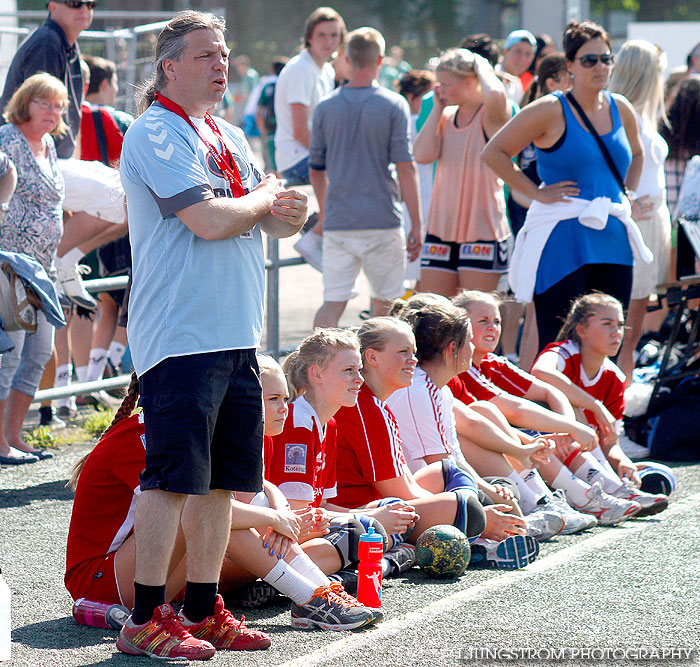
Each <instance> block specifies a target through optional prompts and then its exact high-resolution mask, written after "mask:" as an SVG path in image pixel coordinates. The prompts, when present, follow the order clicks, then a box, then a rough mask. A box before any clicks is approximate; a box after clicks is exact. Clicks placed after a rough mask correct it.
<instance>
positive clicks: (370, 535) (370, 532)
mask: <svg viewBox="0 0 700 667" xmlns="http://www.w3.org/2000/svg"><path fill="white" fill-rule="evenodd" d="M360 541H361V542H384V538H383V537H382V536H381V535H380V534H379V533H377V532H376V531H375V530H374V526H368V527H367V532H366V533H364V534H362V535H361V536H360Z"/></svg>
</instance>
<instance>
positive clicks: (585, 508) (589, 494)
mask: <svg viewBox="0 0 700 667" xmlns="http://www.w3.org/2000/svg"><path fill="white" fill-rule="evenodd" d="M586 498H587V499H588V502H587V503H586V504H585V505H576V503H573V502H572V503H571V506H572V507H573V508H574V509H576V510H578V511H579V512H585V513H586V514H592V515H593V516H595V517H596V518H597V519H598V522H599V523H600V525H601V526H615V525H617V524H618V523H621V522H622V521H626V520H627V519H631V518H632V517H633V516H636V515H637V513H638V512H639V511H640V510H641V509H642V506H641V505H640V504H639V503H637V502H635V501H633V500H623V499H622V498H615V496H611V495H609V494H607V493H605V491H603V487H602V485H601V483H600V480H599V481H597V482H596V483H595V484H593V485H592V486H591V488H590V489H588V490H587V491H586Z"/></svg>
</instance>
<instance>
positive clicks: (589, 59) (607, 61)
mask: <svg viewBox="0 0 700 667" xmlns="http://www.w3.org/2000/svg"><path fill="white" fill-rule="evenodd" d="M574 60H580V61H581V67H585V68H586V69H590V68H591V67H595V66H596V65H597V64H598V61H599V60H600V62H601V63H603V65H612V64H613V62H614V61H615V56H613V54H612V53H601V54H600V55H599V54H597V53H587V54H586V55H585V56H579V57H578V58H574Z"/></svg>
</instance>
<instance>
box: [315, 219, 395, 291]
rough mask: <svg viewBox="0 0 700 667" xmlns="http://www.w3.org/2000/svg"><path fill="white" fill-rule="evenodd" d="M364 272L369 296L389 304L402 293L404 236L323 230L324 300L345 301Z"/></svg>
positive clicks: (379, 231) (373, 231) (388, 232)
mask: <svg viewBox="0 0 700 667" xmlns="http://www.w3.org/2000/svg"><path fill="white" fill-rule="evenodd" d="M360 269H363V270H364V272H365V275H366V276H367V280H368V281H369V287H370V295H371V297H372V298H373V299H378V300H380V301H391V300H392V299H395V298H397V297H399V296H401V295H402V294H403V277H404V273H405V271H406V236H405V234H404V230H403V227H393V228H391V229H351V230H343V231H335V232H334V231H326V230H325V229H324V230H323V300H324V301H334V302H337V301H348V300H349V299H351V298H352V297H353V296H354V289H355V281H356V280H357V276H358V275H359V274H360Z"/></svg>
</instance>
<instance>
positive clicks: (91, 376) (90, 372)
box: [85, 347, 107, 382]
mask: <svg viewBox="0 0 700 667" xmlns="http://www.w3.org/2000/svg"><path fill="white" fill-rule="evenodd" d="M106 365H107V350H105V349H104V348H103V347H93V348H92V350H90V362H89V363H88V367H87V373H86V375H85V382H94V381H95V380H99V379H100V378H101V377H102V373H104V370H105V366H106Z"/></svg>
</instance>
